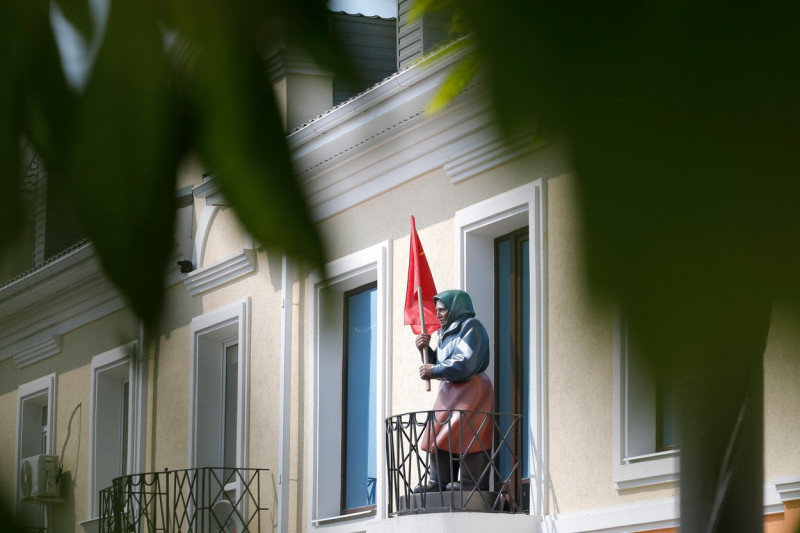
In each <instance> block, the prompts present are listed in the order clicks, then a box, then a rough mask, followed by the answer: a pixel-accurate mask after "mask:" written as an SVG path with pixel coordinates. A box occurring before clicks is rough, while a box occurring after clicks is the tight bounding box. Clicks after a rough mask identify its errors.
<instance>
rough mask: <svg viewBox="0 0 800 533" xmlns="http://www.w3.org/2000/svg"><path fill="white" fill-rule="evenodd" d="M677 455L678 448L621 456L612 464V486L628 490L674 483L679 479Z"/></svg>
mask: <svg viewBox="0 0 800 533" xmlns="http://www.w3.org/2000/svg"><path fill="white" fill-rule="evenodd" d="M679 456H680V452H679V451H678V450H668V451H665V452H658V453H651V454H646V455H637V456H635V457H625V458H622V459H621V460H620V462H619V463H617V464H615V465H614V486H615V488H616V489H617V490H628V489H637V488H640V487H649V486H652V485H661V484H665V483H675V482H677V481H678V480H679V479H680V461H679Z"/></svg>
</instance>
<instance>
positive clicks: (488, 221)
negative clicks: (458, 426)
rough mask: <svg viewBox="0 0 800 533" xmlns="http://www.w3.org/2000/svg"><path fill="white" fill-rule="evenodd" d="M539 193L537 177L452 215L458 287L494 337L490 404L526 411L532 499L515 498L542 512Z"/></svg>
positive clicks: (524, 450)
mask: <svg viewBox="0 0 800 533" xmlns="http://www.w3.org/2000/svg"><path fill="white" fill-rule="evenodd" d="M544 193H545V188H544V182H543V181H541V180H537V181H534V182H532V183H528V184H527V185H523V186H521V187H518V188H516V189H513V190H511V191H508V192H506V193H503V194H501V195H498V196H496V197H494V198H489V199H487V200H484V201H483V202H480V203H477V204H475V205H472V206H469V207H467V208H464V209H462V210H460V211H458V212H456V217H455V226H456V269H455V271H456V280H455V281H456V287H459V288H462V289H464V290H466V291H467V292H468V293H469V294H470V296H472V301H473V304H474V305H475V312H476V315H477V317H478V318H479V319H481V321H482V322H483V324H484V326H486V329H487V332H488V333H489V338H491V339H495V342H496V345H495V349H494V353H493V354H492V356H493V358H494V359H493V364H492V365H490V367H489V369H488V370H487V374H490V376H491V377H492V379H493V382H494V386H495V391H496V394H497V398H496V401H497V404H496V406H495V409H496V410H497V411H499V412H501V411H503V410H507V412H508V411H513V412H518V413H521V414H523V416H524V418H523V424H524V425H525V429H524V431H521V432H520V435H521V441H520V442H519V443H518V444H517V446H518V447H517V453H518V455H519V456H520V458H521V460H522V465H521V466H522V467H523V468H524V473H525V475H526V476H527V477H528V478H530V481H529V483H530V499H529V500H527V501H524V502H520V503H521V504H522V505H523V506H524V507H525V508H529V509H530V512H531V513H532V514H540V515H541V514H547V505H548V501H547V498H546V496H545V495H546V494H547V484H548V480H547V463H546V458H547V433H546V431H547V410H546V409H547V403H546V399H547V380H546V377H547V372H546V368H547V358H546V352H545V348H546V346H547V342H546V338H545V332H546V331H547V330H546V327H545V321H546V317H545V314H544V310H545V266H544V264H545V263H544V252H545V244H544V237H545V229H544V221H545V216H544ZM526 228H527V230H526ZM512 275H513V278H512ZM512 280H513V281H512ZM493 317H497V319H496V321H495V320H493ZM512 353H513V355H512ZM508 459H509V458H508V457H505V458H501V461H503V460H505V461H506V463H507V461H508ZM501 466H502V465H501ZM501 472H502V470H501Z"/></svg>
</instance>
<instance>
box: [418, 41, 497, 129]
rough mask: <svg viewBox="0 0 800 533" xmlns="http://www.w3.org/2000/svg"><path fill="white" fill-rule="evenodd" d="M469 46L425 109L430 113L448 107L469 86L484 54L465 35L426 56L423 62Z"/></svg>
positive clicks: (481, 64)
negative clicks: (475, 48)
mask: <svg viewBox="0 0 800 533" xmlns="http://www.w3.org/2000/svg"><path fill="white" fill-rule="evenodd" d="M465 48H469V49H471V50H470V51H469V52H467V54H466V56H465V57H464V58H462V59H461V61H459V62H458V63H457V64H456V65H455V66H454V67H453V69H452V70H451V71H450V73H449V74H448V75H447V78H446V79H445V81H444V83H443V84H442V86H441V87H439V90H438V91H437V92H436V94H435V95H434V96H433V98H432V99H431V101H430V102H429V103H428V106H427V108H426V109H425V111H426V112H428V113H437V112H439V111H441V110H442V109H444V108H445V107H447V106H448V105H449V104H450V102H452V101H453V99H454V98H455V97H456V96H458V95H459V94H460V93H461V91H463V90H464V89H466V88H467V86H468V85H469V83H470V82H471V81H472V80H473V79H474V78H475V75H476V74H477V73H478V72H479V71H480V69H481V67H482V66H483V64H484V56H483V55H481V54H480V53H478V52H477V51H476V50H474V43H473V40H472V39H471V38H469V37H464V38H462V39H459V40H458V41H456V42H454V43H452V44H451V45H450V46H448V47H445V48H441V49H440V50H438V51H436V52H434V53H432V54H430V55H429V56H426V57H425V59H423V60H422V61H423V62H426V61H434V60H436V58H437V57H439V56H440V55H444V54H450V53H455V52H456V51H457V50H460V49H465Z"/></svg>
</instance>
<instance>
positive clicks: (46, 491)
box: [19, 455, 61, 500]
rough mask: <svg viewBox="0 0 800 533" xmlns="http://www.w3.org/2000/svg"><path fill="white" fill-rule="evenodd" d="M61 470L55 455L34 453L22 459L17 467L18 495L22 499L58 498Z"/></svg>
mask: <svg viewBox="0 0 800 533" xmlns="http://www.w3.org/2000/svg"><path fill="white" fill-rule="evenodd" d="M60 477H61V472H60V468H59V465H58V456H57V455H34V456H33V457H28V458H26V459H23V460H22V464H21V465H20V469H19V487H20V497H21V498H22V499H24V500H38V499H48V498H58V497H59V496H60V495H61V481H60V479H59V478H60Z"/></svg>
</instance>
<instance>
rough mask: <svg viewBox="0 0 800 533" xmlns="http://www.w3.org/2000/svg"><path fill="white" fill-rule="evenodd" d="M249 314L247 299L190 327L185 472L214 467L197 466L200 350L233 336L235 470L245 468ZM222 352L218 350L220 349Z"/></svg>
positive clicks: (214, 312) (246, 459)
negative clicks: (235, 349) (235, 345)
mask: <svg viewBox="0 0 800 533" xmlns="http://www.w3.org/2000/svg"><path fill="white" fill-rule="evenodd" d="M250 313H251V302H250V298H249V297H247V298H245V299H243V300H240V301H238V302H235V303H233V304H230V305H227V306H225V307H222V308H220V309H217V310H215V311H211V312H209V313H206V314H204V315H201V316H197V317H194V318H193V319H192V322H191V324H190V330H191V337H190V341H189V345H190V347H189V350H190V364H189V417H188V418H189V443H188V450H189V453H188V460H189V461H188V463H189V464H188V468H196V467H198V466H216V465H206V464H199V462H201V459H200V458H199V457H198V438H200V436H199V435H198V431H199V425H200V424H199V418H200V417H201V416H205V415H204V414H202V413H200V409H199V408H198V402H199V401H200V399H201V396H203V394H204V392H205V391H203V390H201V388H200V385H199V382H198V380H199V377H200V363H201V353H200V352H201V350H203V345H204V344H208V343H209V342H210V343H213V344H216V345H218V346H220V347H221V346H222V343H223V342H224V341H226V340H228V339H229V338H230V337H231V334H232V333H233V334H234V335H233V336H234V337H235V338H236V340H237V341H238V343H239V364H238V373H239V375H238V386H239V393H238V398H237V416H236V418H237V420H236V428H237V430H236V433H237V435H236V466H237V467H239V468H247V466H248V462H249V447H248V436H249V433H250V431H249V425H250V413H249V406H250V322H251V321H250ZM220 352H221V348H220Z"/></svg>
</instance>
